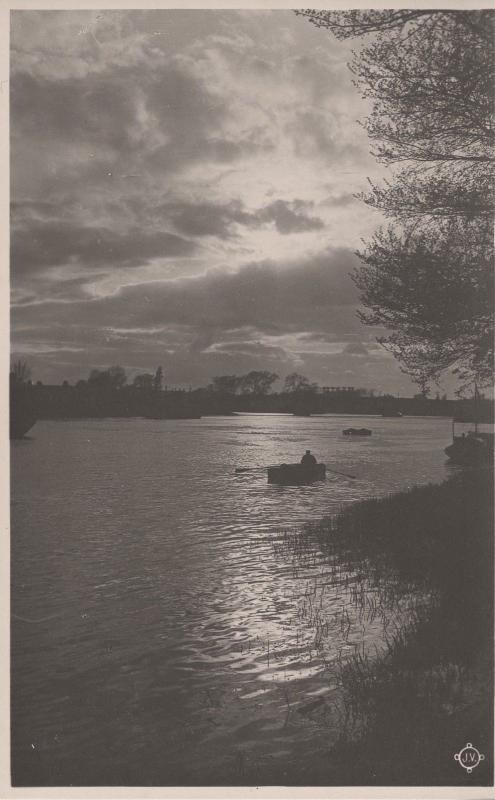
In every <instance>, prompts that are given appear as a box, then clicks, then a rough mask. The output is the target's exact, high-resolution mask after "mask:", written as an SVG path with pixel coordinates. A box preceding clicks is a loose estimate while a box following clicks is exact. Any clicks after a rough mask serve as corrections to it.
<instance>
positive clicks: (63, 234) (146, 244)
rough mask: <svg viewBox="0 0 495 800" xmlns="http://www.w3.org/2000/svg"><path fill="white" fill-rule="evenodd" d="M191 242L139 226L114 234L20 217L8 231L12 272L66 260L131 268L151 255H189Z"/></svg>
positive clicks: (192, 246)
mask: <svg viewBox="0 0 495 800" xmlns="http://www.w3.org/2000/svg"><path fill="white" fill-rule="evenodd" d="M194 250H195V245H194V244H193V243H192V242H190V241H188V240H186V239H182V238H181V237H180V236H176V235H175V234H172V233H166V232H163V233H160V232H156V233H146V232H143V231H141V230H140V229H135V230H129V231H126V233H117V232H115V231H111V230H108V229H107V228H103V227H101V228H97V227H90V226H83V225H77V224H74V223H71V222H68V221H64V220H58V221H56V222H49V221H40V220H33V219H31V220H24V223H23V224H22V225H21V226H19V227H15V228H13V230H12V238H11V268H12V273H13V275H14V276H15V275H18V274H20V273H26V272H36V271H38V270H43V269H46V268H47V267H54V266H59V265H65V264H69V263H76V264H78V265H81V267H83V268H84V267H97V268H98V267H104V266H108V267H110V266H119V267H134V266H138V265H141V264H145V263H146V262H147V261H149V260H150V259H152V258H158V257H160V258H171V257H180V256H186V255H190V254H191V253H192V252H193V251H194Z"/></svg>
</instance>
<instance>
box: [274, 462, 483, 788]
mask: <svg viewBox="0 0 495 800" xmlns="http://www.w3.org/2000/svg"><path fill="white" fill-rule="evenodd" d="M492 487H493V476H492V474H491V472H490V471H488V470H485V471H474V470H473V471H470V472H466V473H463V474H461V475H457V476H455V477H453V478H451V479H449V480H447V481H446V482H445V483H443V484H441V485H432V486H424V487H418V488H413V489H411V490H409V491H406V492H401V493H399V494H396V495H391V496H388V497H385V498H381V499H372V500H366V501H363V502H360V503H357V504H355V505H351V506H347V507H346V508H344V509H342V510H341V511H340V512H339V513H337V514H335V515H334V516H332V517H329V518H327V519H324V520H322V521H321V522H319V523H316V524H311V525H310V526H308V527H306V528H305V529H304V530H303V531H299V532H287V533H285V534H284V535H283V536H282V537H281V538H280V539H279V541H278V543H277V546H278V548H279V550H280V553H285V554H286V555H287V554H289V553H291V554H292V557H293V569H297V568H299V569H301V570H304V568H305V566H309V565H310V564H311V563H312V562H313V561H314V558H315V556H314V554H315V550H318V551H319V552H320V554H321V555H323V556H324V558H323V561H322V563H325V571H326V574H327V576H329V577H328V582H329V585H330V586H334V585H336V583H340V586H341V587H343V589H344V591H345V593H346V598H347V603H346V605H345V606H344V607H343V608H342V609H341V611H340V619H339V620H338V622H339V627H338V632H339V635H340V636H341V637H342V639H343V641H345V640H346V635H348V633H349V630H350V627H351V615H354V618H355V619H357V620H359V621H361V620H367V621H373V620H374V619H376V618H377V617H379V618H380V619H381V620H382V625H383V630H384V631H385V634H386V636H385V646H384V647H383V648H382V649H381V650H380V651H378V652H375V653H369V652H366V651H364V650H362V649H361V650H359V649H357V650H355V651H354V652H353V653H352V654H351V655H350V656H347V657H341V658H340V659H339V683H340V700H339V701H338V708H336V709H335V712H336V714H337V716H338V717H339V719H340V736H339V739H338V741H337V743H336V744H335V745H334V746H333V747H332V748H331V750H330V752H329V754H328V761H327V763H326V764H324V765H320V766H319V767H318V768H317V769H316V772H315V773H314V776H313V780H314V782H316V783H318V782H319V783H328V784H332V783H333V784H336V783H341V784H344V785H345V784H355V785H359V784H362V785H419V784H432V785H462V784H464V783H466V774H465V773H464V770H462V769H461V768H460V767H459V765H458V764H457V763H456V762H455V761H454V759H453V754H454V753H455V752H457V751H458V750H459V749H460V748H461V747H463V746H464V745H465V743H466V742H467V741H473V742H474V740H476V746H477V747H479V749H480V750H481V751H482V752H484V753H485V761H484V762H483V764H482V765H480V767H478V769H477V770H476V771H473V773H472V774H471V775H470V776H469V783H470V785H476V784H477V785H485V784H489V783H490V781H491V775H492V769H493V759H492V755H491V754H492V753H493V742H492V730H493V720H492V708H493V689H492V687H493V659H492V641H493V640H492V635H493V517H492V515H493V494H492ZM321 591H322V590H321V587H320V592H321ZM321 596H322V595H321V594H320V595H318V592H317V588H316V585H315V587H314V591H313V590H311V589H309V588H308V590H307V596H305V597H304V598H303V602H302V604H301V609H302V611H301V613H302V614H303V616H305V618H306V619H307V620H309V621H310V622H311V624H312V625H313V626H314V631H315V640H314V644H315V647H317V648H320V649H323V648H324V642H325V638H326V637H327V636H328V635H329V626H328V620H327V619H326V618H325V615H324V613H323V609H322V604H321ZM318 598H320V602H319V600H318ZM350 612H351V614H350ZM398 621H399V622H398Z"/></svg>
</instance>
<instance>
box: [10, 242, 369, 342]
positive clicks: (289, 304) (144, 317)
mask: <svg viewBox="0 0 495 800" xmlns="http://www.w3.org/2000/svg"><path fill="white" fill-rule="evenodd" d="M355 264H356V258H355V256H354V255H353V254H352V253H350V252H349V251H346V250H343V249H337V250H332V251H328V252H326V253H323V254H320V255H319V256H317V257H314V258H310V259H307V260H306V261H303V262H298V263H284V264H276V263H274V262H269V261H268V262H261V263H254V264H248V265H246V266H244V267H243V268H241V269H240V270H239V271H238V272H235V273H228V272H220V271H210V272H208V273H206V274H205V275H201V276H198V277H194V278H183V279H178V280H170V281H161V282H158V281H157V282H154V283H146V284H139V285H135V286H126V287H123V288H122V289H121V290H120V291H119V292H117V293H116V294H114V295H111V296H109V297H103V298H101V299H97V300H88V301H87V302H83V303H81V302H75V303H70V304H54V303H44V304H40V305H36V306H32V307H30V308H26V307H23V308H22V309H18V310H17V314H18V315H19V320H20V321H24V322H26V321H28V322H30V324H34V325H35V324H46V323H47V322H49V321H50V319H51V318H52V317H53V315H54V314H56V317H57V319H58V321H59V322H67V323H69V322H75V323H77V322H79V323H80V324H82V323H84V324H86V325H96V326H106V327H119V326H120V327H122V326H124V325H125V326H127V327H142V328H146V327H155V326H157V325H158V326H160V325H166V324H181V325H188V326H192V327H193V328H196V329H198V330H199V329H201V330H203V331H204V330H206V329H208V328H212V329H215V330H217V331H222V330H223V331H225V330H231V329H237V328H239V327H241V326H243V325H245V326H252V327H253V328H256V329H257V330H260V331H265V332H267V333H273V332H279V333H282V332H285V331H297V330H301V329H304V330H308V329H311V327H314V328H315V329H316V330H324V329H325V328H329V326H330V325H331V326H332V329H337V330H338V329H339V328H341V327H342V326H347V327H348V326H349V317H353V316H354V315H353V310H352V307H353V306H354V304H355V302H356V290H355V287H354V285H353V283H352V281H351V280H350V278H349V271H350V270H351V269H352V268H353V267H354V266H355Z"/></svg>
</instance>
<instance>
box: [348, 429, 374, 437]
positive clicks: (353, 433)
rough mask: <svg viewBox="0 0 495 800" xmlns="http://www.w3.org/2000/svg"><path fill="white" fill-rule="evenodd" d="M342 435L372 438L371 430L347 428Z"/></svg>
mask: <svg viewBox="0 0 495 800" xmlns="http://www.w3.org/2000/svg"><path fill="white" fill-rule="evenodd" d="M342 433H343V434H344V436H371V434H372V431H370V429H369V428H345V429H344V430H343V431H342Z"/></svg>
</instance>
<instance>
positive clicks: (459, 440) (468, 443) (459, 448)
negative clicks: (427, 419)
mask: <svg viewBox="0 0 495 800" xmlns="http://www.w3.org/2000/svg"><path fill="white" fill-rule="evenodd" d="M478 401H479V397H478V389H477V386H476V384H474V415H473V416H474V431H469V433H467V434H465V433H463V434H462V435H461V436H456V435H455V423H456V422H465V421H468V420H466V417H457V418H454V419H453V420H452V444H449V445H448V446H447V447H446V448H445V449H444V453H445V454H446V455H447V456H448V458H449V460H450V461H453V462H454V464H459V465H460V466H483V465H486V464H493V452H494V450H493V444H494V433H493V431H492V432H490V433H484V432H481V431H479V430H478V424H479V423H478Z"/></svg>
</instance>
